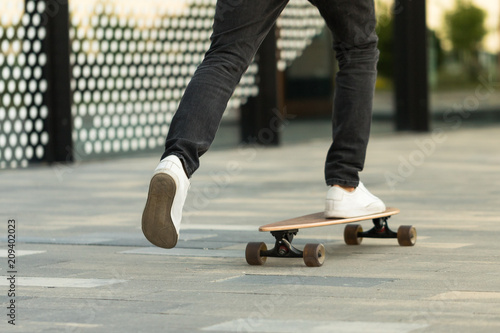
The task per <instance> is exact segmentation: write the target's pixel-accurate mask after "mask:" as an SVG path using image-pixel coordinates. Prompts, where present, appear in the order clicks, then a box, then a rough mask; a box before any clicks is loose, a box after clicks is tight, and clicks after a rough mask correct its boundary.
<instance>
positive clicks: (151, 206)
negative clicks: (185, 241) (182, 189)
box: [142, 173, 179, 249]
mask: <svg viewBox="0 0 500 333" xmlns="http://www.w3.org/2000/svg"><path fill="white" fill-rule="evenodd" d="M176 190H177V186H176V184H175V181H174V179H173V178H172V177H171V176H169V175H167V174H164V173H161V174H157V175H155V176H153V178H152V179H151V183H150V184H149V193H148V200H147V201H146V207H144V212H143V214H142V232H143V233H144V236H145V237H146V239H147V240H148V241H150V242H151V243H152V244H153V245H156V246H158V247H162V248H165V249H171V248H173V247H174V246H175V245H176V244H177V241H178V238H179V235H178V233H177V230H176V229H175V225H174V223H173V221H172V217H171V215H170V211H171V209H172V204H173V202H174V196H175V192H176Z"/></svg>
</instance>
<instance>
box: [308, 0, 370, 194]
mask: <svg viewBox="0 0 500 333" xmlns="http://www.w3.org/2000/svg"><path fill="white" fill-rule="evenodd" d="M311 2H313V3H314V4H315V5H316V6H317V7H318V9H319V11H320V13H321V15H322V16H323V18H324V19H325V21H326V23H327V25H328V27H329V28H330V30H331V31H332V33H333V37H334V44H333V47H334V49H335V51H336V57H337V60H338V63H339V72H338V74H337V77H336V85H335V97H334V112H333V121H332V127H333V142H332V145H331V147H330V150H329V151H328V155H327V159H326V164H325V179H326V183H327V184H328V185H343V186H352V187H357V186H358V183H359V176H358V173H359V172H360V171H361V170H362V169H363V166H364V162H365V155H366V148H367V145H368V138H369V136H370V126H371V117H372V100H373V94H374V89H375V81H376V78H377V62H378V55H379V51H378V49H377V42H378V38H377V34H376V32H375V25H376V17H375V8H374V1H373V0H357V1H352V0H334V1H329V0H312V1H311Z"/></svg>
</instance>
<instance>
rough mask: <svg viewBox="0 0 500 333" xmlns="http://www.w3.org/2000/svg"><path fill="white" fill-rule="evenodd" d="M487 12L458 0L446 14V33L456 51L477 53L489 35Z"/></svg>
mask: <svg viewBox="0 0 500 333" xmlns="http://www.w3.org/2000/svg"><path fill="white" fill-rule="evenodd" d="M485 19H486V11H485V10H483V9H481V8H479V7H476V6H475V5H473V4H472V3H471V2H470V1H468V0H457V3H456V7H455V9H453V10H451V11H449V12H447V13H446V14H445V22H446V32H447V35H448V38H449V39H450V41H451V43H452V45H453V49H454V50H455V51H475V50H477V49H478V47H479V45H480V43H481V41H482V40H483V38H484V36H485V35H486V33H487V30H486V28H485Z"/></svg>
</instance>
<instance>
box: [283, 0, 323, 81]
mask: <svg viewBox="0 0 500 333" xmlns="http://www.w3.org/2000/svg"><path fill="white" fill-rule="evenodd" d="M277 26H278V38H277V42H276V43H277V48H278V51H279V56H278V70H281V71H284V70H285V69H286V67H287V66H289V65H290V64H291V63H292V62H293V61H294V60H295V59H297V58H298V57H300V55H301V54H302V52H303V51H304V49H305V48H306V47H307V46H309V44H311V42H312V39H313V38H314V37H315V36H316V35H318V34H319V33H320V32H321V30H322V29H323V27H324V26H325V23H324V21H323V18H322V17H321V15H320V14H319V12H318V9H317V8H316V7H313V6H312V5H311V4H310V3H309V1H307V0H292V1H290V3H289V4H288V6H287V7H286V8H285V10H284V11H283V13H282V14H281V17H280V18H279V19H278V22H277Z"/></svg>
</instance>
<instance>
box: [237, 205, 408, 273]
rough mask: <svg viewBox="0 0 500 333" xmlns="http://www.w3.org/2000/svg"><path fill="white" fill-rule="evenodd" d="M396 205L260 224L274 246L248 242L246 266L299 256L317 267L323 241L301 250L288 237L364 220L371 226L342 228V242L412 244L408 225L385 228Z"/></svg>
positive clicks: (319, 263) (320, 213) (321, 262)
mask: <svg viewBox="0 0 500 333" xmlns="http://www.w3.org/2000/svg"><path fill="white" fill-rule="evenodd" d="M399 212H400V211H399V209H397V208H392V207H389V208H387V209H386V210H385V212H382V213H377V214H372V215H365V216H360V217H353V218H326V217H325V215H324V212H319V213H314V214H309V215H304V216H300V217H295V218H291V219H287V220H283V221H279V222H274V223H270V224H266V225H263V226H261V227H259V231H262V232H271V234H272V235H273V236H274V237H275V239H276V243H275V246H274V248H272V249H270V250H268V249H267V246H266V244H265V243H264V242H250V243H248V245H247V247H246V250H245V258H246V261H247V263H248V264H249V265H263V264H264V263H265V262H266V259H267V257H280V258H303V259H304V263H305V264H306V265H307V266H309V267H319V266H321V265H323V262H324V260H325V247H324V246H323V244H306V246H305V247H304V250H303V251H301V250H299V249H297V248H295V247H294V246H293V245H292V240H293V237H294V236H295V235H297V233H298V232H299V230H300V229H305V228H315V227H324V226H329V225H336V224H346V223H353V222H360V221H366V220H372V221H373V225H374V226H373V228H371V229H370V230H368V231H366V232H365V231H363V228H362V227H361V225H359V224H348V225H346V227H345V229H344V241H345V243H346V244H347V245H359V244H361V241H362V240H363V238H397V240H398V243H399V245H401V246H413V245H415V243H416V241H417V231H416V229H415V228H414V227H413V226H411V225H403V226H400V227H399V228H398V231H397V232H394V231H392V230H391V229H390V228H389V225H388V223H387V220H388V219H389V218H390V217H391V216H393V215H396V214H398V213H399Z"/></svg>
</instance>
